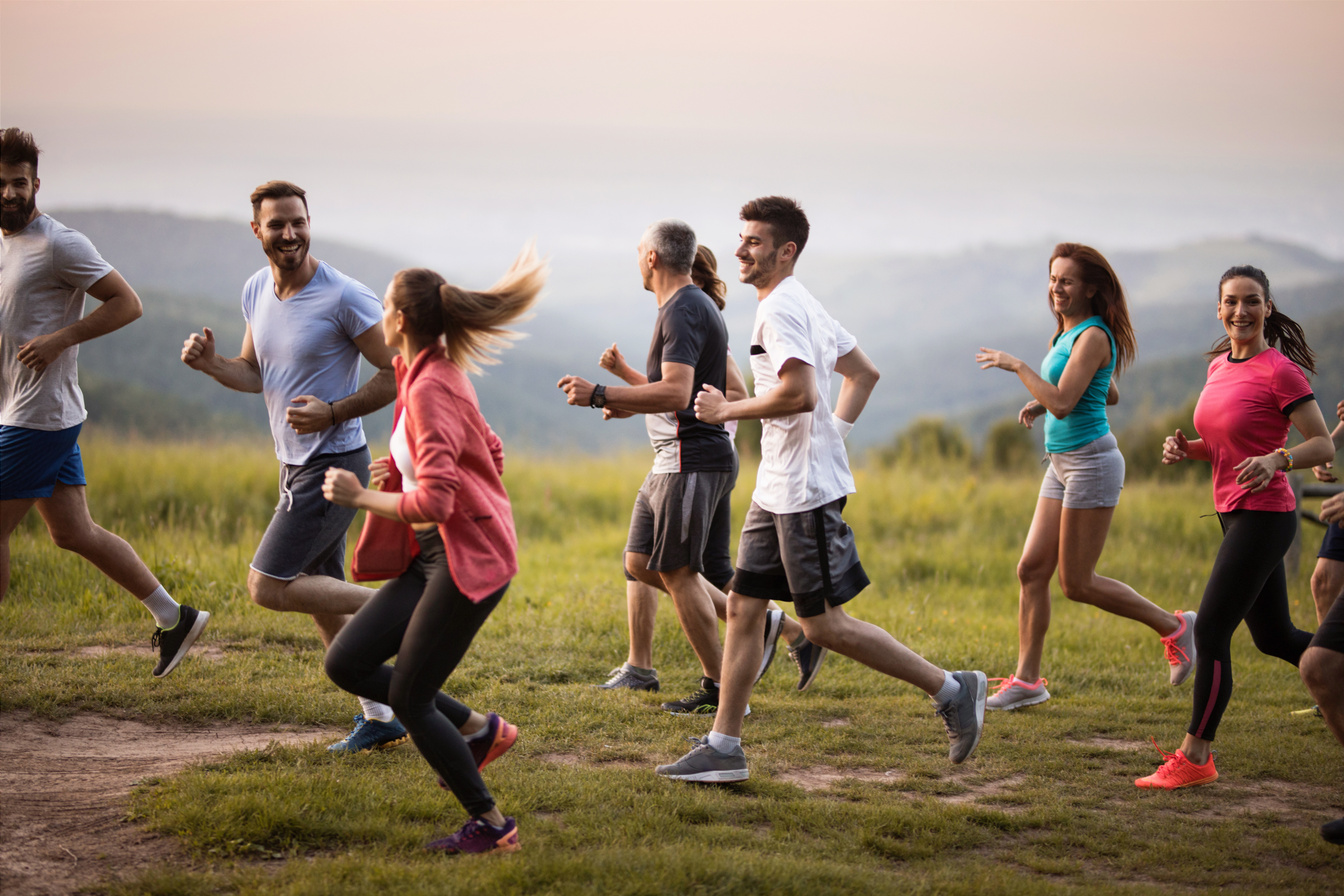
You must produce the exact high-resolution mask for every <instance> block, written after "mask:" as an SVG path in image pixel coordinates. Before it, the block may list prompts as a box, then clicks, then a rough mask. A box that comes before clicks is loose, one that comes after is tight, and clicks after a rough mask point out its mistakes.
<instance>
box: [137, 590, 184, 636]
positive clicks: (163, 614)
mask: <svg viewBox="0 0 1344 896" xmlns="http://www.w3.org/2000/svg"><path fill="white" fill-rule="evenodd" d="M140 603H142V604H144V605H145V609H146V610H148V611H149V612H150V613H152V614H153V616H154V623H155V624H156V625H157V626H158V627H159V628H161V629H164V630H165V631H166V630H167V629H170V628H172V627H173V626H175V625H177V618H178V616H179V615H180V614H179V613H178V608H177V601H175V600H173V599H172V598H171V597H169V596H168V592H167V591H165V590H164V589H163V586H162V585H160V586H159V587H157V588H155V589H154V593H153V594H151V595H150V596H149V597H142V598H140Z"/></svg>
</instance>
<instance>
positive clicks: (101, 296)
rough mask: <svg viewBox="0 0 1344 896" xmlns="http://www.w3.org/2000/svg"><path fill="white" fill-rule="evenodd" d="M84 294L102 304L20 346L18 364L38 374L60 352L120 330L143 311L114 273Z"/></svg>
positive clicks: (127, 286)
mask: <svg viewBox="0 0 1344 896" xmlns="http://www.w3.org/2000/svg"><path fill="white" fill-rule="evenodd" d="M85 292H86V293H88V294H89V295H91V296H93V297H94V298H95V299H97V300H98V301H99V302H100V303H101V304H100V305H99V306H98V307H97V308H95V309H93V310H92V311H90V312H89V313H88V314H86V315H85V316H84V317H81V318H80V319H79V320H77V321H75V322H74V323H72V324H70V325H69V326H68V327H61V328H60V329H59V330H57V331H56V332H54V333H47V334H46V335H43V336H37V337H35V338H33V339H30V340H29V341H28V342H25V343H24V344H23V345H21V346H19V354H18V359H19V363H20V364H23V365H24V366H25V367H28V368H29V369H31V370H34V371H36V372H38V373H41V372H42V371H43V370H45V369H46V368H47V367H48V366H49V365H50V364H51V362H53V361H55V360H56V359H57V358H58V357H59V356H60V354H61V352H63V351H65V350H66V349H68V348H71V347H72V346H76V345H79V344H80V343H81V342H88V341H89V340H90V339H97V338H98V337H99V336H106V335H107V334H108V333H111V332H113V331H115V330H120V329H121V328H122V327H124V326H126V325H127V324H129V323H130V322H131V321H134V320H137V319H138V318H139V317H140V315H142V314H143V313H144V310H145V309H144V306H143V305H142V304H141V303H140V297H139V296H138V295H136V294H135V290H134V289H131V285H130V284H129V283H127V282H126V278H125V277H123V276H121V274H119V273H117V272H116V271H112V272H110V273H108V274H105V275H104V276H103V277H102V278H101V279H99V280H98V281H97V282H96V283H94V284H93V285H92V286H90V287H89V288H88V289H87V290H85Z"/></svg>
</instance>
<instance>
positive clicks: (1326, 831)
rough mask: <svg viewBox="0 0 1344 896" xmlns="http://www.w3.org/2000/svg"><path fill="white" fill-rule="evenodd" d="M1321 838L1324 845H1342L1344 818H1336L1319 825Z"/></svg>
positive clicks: (1343, 840)
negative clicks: (1323, 839) (1323, 840)
mask: <svg viewBox="0 0 1344 896" xmlns="http://www.w3.org/2000/svg"><path fill="white" fill-rule="evenodd" d="M1321 836H1322V837H1323V838H1325V842H1326V843H1338V844H1340V845H1344V818H1336V819H1335V820H1334V821H1327V822H1326V823H1325V824H1323V825H1321Z"/></svg>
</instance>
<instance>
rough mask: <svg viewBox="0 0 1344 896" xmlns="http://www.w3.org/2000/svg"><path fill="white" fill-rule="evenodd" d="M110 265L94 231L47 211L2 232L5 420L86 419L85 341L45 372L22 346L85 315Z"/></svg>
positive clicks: (0, 384) (0, 357)
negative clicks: (89, 294)
mask: <svg viewBox="0 0 1344 896" xmlns="http://www.w3.org/2000/svg"><path fill="white" fill-rule="evenodd" d="M110 273H112V265H110V264H108V263H107V262H106V261H104V260H103V258H102V256H101V255H99V254H98V250H97V249H95V248H93V243H91V242H89V239H88V237H86V236H84V234H82V233H80V232H79V231H78V230H71V229H70V228H69V227H66V226H65V225H64V224H62V223H60V222H59V221H57V220H55V219H54V218H52V217H50V216H48V215H38V216H37V217H36V218H34V219H33V220H32V221H30V222H29V224H28V226H27V227H25V228H23V229H22V230H20V231H19V232H18V233H13V234H10V235H9V236H6V237H3V238H0V424H3V425H5V426H22V427H25V428H27V429H41V430H46V431H48V432H55V431H57V430H62V429H69V428H70V427H72V426H77V425H78V424H80V423H83V422H84V418H85V417H86V416H88V414H87V413H86V412H85V410H84V394H83V393H82V392H80V391H79V382H78V372H77V368H76V362H77V360H78V358H79V346H77V345H74V346H71V347H70V348H68V349H66V350H65V351H63V352H61V353H60V355H58V356H57V358H56V360H55V361H53V362H52V363H51V365H50V366H49V367H47V368H46V369H45V370H43V371H42V372H41V373H37V372H35V371H33V370H30V369H29V368H27V367H25V366H24V365H23V364H22V363H21V362H20V361H19V348H20V347H22V346H23V345H25V344H26V343H28V342H29V341H30V340H32V339H35V338H37V337H38V336H47V335H50V334H51V333H55V332H56V331H57V330H60V329H62V328H64V327H68V326H69V325H70V324H73V323H74V322H75V321H77V320H79V319H80V318H82V317H83V316H84V291H85V290H86V289H88V288H89V287H90V286H92V285H93V284H95V283H97V282H98V281H99V280H101V279H103V278H104V277H106V276H107V275H108V274H110Z"/></svg>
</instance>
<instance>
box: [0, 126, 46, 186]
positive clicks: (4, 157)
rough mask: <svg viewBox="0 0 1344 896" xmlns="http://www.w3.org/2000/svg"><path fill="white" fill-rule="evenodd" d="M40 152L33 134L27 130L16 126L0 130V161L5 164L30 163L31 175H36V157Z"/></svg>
mask: <svg viewBox="0 0 1344 896" xmlns="http://www.w3.org/2000/svg"><path fill="white" fill-rule="evenodd" d="M41 153H42V150H40V149H38V148H37V142H36V141H35V140H33V135H32V134H30V133H28V132H27V131H22V130H19V129H18V128H5V129H4V130H3V131H0V162H3V163H4V164H6V165H31V166H32V168H33V177H37V157H38V156H39V155H40V154H41Z"/></svg>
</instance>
